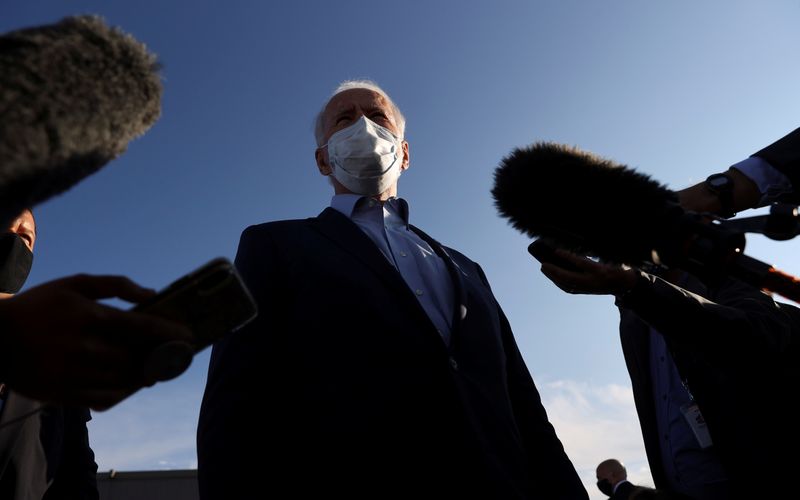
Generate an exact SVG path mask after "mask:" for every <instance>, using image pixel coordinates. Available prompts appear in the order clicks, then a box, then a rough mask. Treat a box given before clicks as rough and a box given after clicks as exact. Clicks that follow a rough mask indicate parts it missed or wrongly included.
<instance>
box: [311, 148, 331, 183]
mask: <svg viewBox="0 0 800 500" xmlns="http://www.w3.org/2000/svg"><path fill="white" fill-rule="evenodd" d="M314 159H315V160H316V161H317V168H318V169H319V173H320V175H324V176H329V175H331V173H332V170H331V166H330V163H329V162H328V151H327V148H317V150H316V151H314Z"/></svg>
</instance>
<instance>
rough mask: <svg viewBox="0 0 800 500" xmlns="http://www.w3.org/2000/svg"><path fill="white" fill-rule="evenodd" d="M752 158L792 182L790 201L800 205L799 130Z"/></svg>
mask: <svg viewBox="0 0 800 500" xmlns="http://www.w3.org/2000/svg"><path fill="white" fill-rule="evenodd" d="M753 156H758V157H759V158H763V159H764V160H766V161H767V162H768V163H769V164H770V165H772V166H773V167H775V168H777V169H778V170H780V171H781V172H783V174H784V175H785V176H786V177H788V178H789V180H790V181H792V187H793V188H794V193H793V194H792V196H791V199H792V201H793V202H794V203H800V128H798V129H795V130H794V131H793V132H790V133H789V134H788V135H786V136H785V137H783V138H781V139H779V140H778V141H776V142H774V143H772V144H770V145H769V146H767V147H765V148H764V149H762V150H761V151H759V152H758V153H755V154H754V155H753Z"/></svg>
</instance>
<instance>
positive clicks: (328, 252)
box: [197, 208, 587, 500]
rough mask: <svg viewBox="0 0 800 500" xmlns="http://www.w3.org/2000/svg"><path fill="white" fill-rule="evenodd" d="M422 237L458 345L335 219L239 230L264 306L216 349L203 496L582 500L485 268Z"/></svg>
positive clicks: (205, 411) (202, 426) (242, 260)
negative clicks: (442, 273) (446, 296)
mask: <svg viewBox="0 0 800 500" xmlns="http://www.w3.org/2000/svg"><path fill="white" fill-rule="evenodd" d="M418 234H420V235H421V236H422V237H423V238H425V239H426V240H427V241H428V242H429V243H430V244H431V246H432V247H433V248H434V249H435V250H436V252H437V253H438V255H439V256H440V257H442V258H443V259H444V261H445V262H446V263H447V265H448V267H449V270H450V274H451V278H452V280H453V283H454V285H455V286H454V288H455V290H456V307H455V310H454V311H453V317H454V319H453V331H452V345H450V346H449V347H448V346H446V345H445V343H444V342H443V341H442V339H441V337H440V336H439V334H438V333H437V332H436V329H435V328H434V326H433V324H432V323H431V321H430V320H429V319H428V317H427V315H426V314H425V312H424V310H423V309H422V307H421V306H420V305H419V303H418V301H417V299H416V297H415V296H414V295H413V293H412V292H411V291H410V289H409V288H408V286H407V285H406V283H405V282H404V281H403V278H402V277H401V276H400V274H399V273H398V272H397V271H396V270H395V269H394V267H392V266H391V265H390V264H389V262H388V261H387V260H386V258H385V257H384V256H383V255H382V254H381V253H380V252H379V251H378V249H377V248H376V246H375V245H374V244H373V243H372V241H371V240H370V239H369V238H368V237H367V236H366V235H365V234H364V233H363V232H362V231H361V230H360V229H359V228H358V227H357V226H356V225H355V224H354V223H352V222H351V221H350V220H349V219H347V218H346V217H345V216H343V215H341V214H340V213H339V212H337V211H335V210H333V209H330V208H329V209H326V210H325V211H324V212H322V214H320V216H319V217H318V218H312V219H308V220H298V221H281V222H273V223H268V224H262V225H259V226H254V227H250V228H248V229H247V230H245V231H244V233H243V234H242V239H241V242H240V245H239V251H238V255H237V257H236V265H237V268H238V269H239V271H240V272H241V274H242V276H243V277H244V280H245V282H246V283H247V285H248V287H249V288H250V290H251V291H252V293H253V295H254V296H255V298H256V301H257V302H258V305H259V309H260V312H259V316H258V319H256V320H255V321H254V322H253V323H251V324H250V325H248V326H247V327H245V328H244V329H242V330H241V331H238V332H236V333H234V334H233V335H230V336H228V337H227V338H225V339H224V340H222V341H220V342H218V343H217V344H216V345H215V346H214V349H213V352H212V355H211V363H210V367H209V375H208V383H207V386H206V392H205V396H204V399H203V405H202V409H201V414H200V422H199V428H198V443H197V446H198V462H199V481H200V494H201V498H202V499H204V500H209V499H233V498H252V497H253V495H254V494H259V495H261V494H263V496H265V497H266V496H269V494H270V493H273V494H275V493H277V492H286V493H283V494H282V496H281V498H339V497H340V496H343V497H344V498H394V497H403V498H420V497H428V496H431V497H436V496H439V497H441V498H504V499H513V498H547V499H577V498H587V494H586V492H585V490H584V488H583V486H582V485H581V483H580V481H579V479H578V477H577V475H576V473H575V470H574V468H573V466H572V464H571V463H570V461H569V459H568V458H567V457H566V455H565V454H564V451H563V448H562V446H561V443H560V442H559V440H558V439H557V437H556V435H555V432H554V430H553V427H552V426H551V425H550V424H549V422H548V421H547V416H546V414H545V410H544V408H543V407H542V404H541V401H540V399H539V394H538V392H537V391H536V388H535V386H534V384H533V381H532V379H531V377H530V375H529V373H528V370H527V369H526V367H525V364H524V362H523V360H522V357H521V356H520V353H519V351H518V350H517V346H516V344H515V342H514V338H513V336H512V334H511V329H510V327H509V325H508V321H507V320H506V318H505V316H504V314H503V312H502V310H501V309H500V307H499V306H498V305H497V303H496V302H495V299H494V297H493V296H492V292H491V290H490V289H489V285H488V283H487V281H486V277H485V276H484V275H483V272H482V271H481V269H480V267H478V265H477V264H475V263H474V262H472V261H471V260H469V259H467V258H466V257H464V256H463V255H461V254H460V253H458V252H456V251H454V250H451V249H448V248H444V247H442V246H441V245H439V244H438V243H436V242H435V241H433V240H431V239H430V238H429V237H427V236H426V235H424V234H422V233H421V232H420V231H418ZM256 408H263V409H262V410H257V409H256Z"/></svg>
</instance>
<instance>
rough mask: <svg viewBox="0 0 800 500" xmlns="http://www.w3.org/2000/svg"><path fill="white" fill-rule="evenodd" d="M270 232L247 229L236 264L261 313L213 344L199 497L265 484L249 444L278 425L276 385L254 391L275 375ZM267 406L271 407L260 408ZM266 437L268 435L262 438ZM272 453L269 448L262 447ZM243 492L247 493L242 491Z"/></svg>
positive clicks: (201, 426) (201, 428)
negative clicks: (274, 404)
mask: <svg viewBox="0 0 800 500" xmlns="http://www.w3.org/2000/svg"><path fill="white" fill-rule="evenodd" d="M270 241H271V240H270V239H269V237H268V235H267V234H266V232H265V231H258V230H255V228H248V229H246V230H245V231H244V233H242V237H241V240H240V243H239V249H238V252H237V255H236V259H235V265H236V268H237V270H238V271H239V273H240V275H241V276H242V279H243V280H244V282H245V284H246V285H247V287H248V289H249V290H250V292H251V293H252V295H253V297H254V298H255V300H256V303H258V305H259V311H258V316H257V317H256V319H254V320H253V321H251V322H250V323H249V324H248V325H246V326H245V327H243V328H242V329H241V330H238V331H236V332H234V333H233V334H231V335H228V336H226V337H224V338H223V339H221V340H219V341H218V342H217V343H215V344H214V347H213V350H212V353H211V360H210V363H209V370H208V380H207V383H206V389H205V393H204V396H203V403H202V406H201V409H200V417H199V421H198V429H197V458H198V483H199V491H200V498H201V499H204V500H207V499H226V498H238V497H239V496H238V493H240V492H246V491H250V492H252V491H259V490H260V489H262V488H263V487H264V484H263V481H264V477H263V474H264V470H263V467H262V466H261V464H263V457H259V456H256V455H254V453H255V452H254V451H253V450H252V447H251V446H248V443H251V442H252V441H253V439H254V435H253V433H258V436H259V438H260V437H261V436H263V434H264V433H265V432H271V431H272V429H274V428H275V424H274V422H273V421H272V415H273V412H272V411H271V408H270V404H271V403H270V400H271V393H270V392H271V391H272V390H273V389H274V386H280V384H271V385H270V386H269V387H261V391H260V392H258V393H254V391H253V386H254V384H255V381H256V380H276V379H277V378H276V376H275V374H274V373H273V370H274V368H273V367H274V365H275V360H274V359H272V358H271V357H270V356H271V353H275V352H281V349H279V348H275V346H272V345H269V342H271V341H272V338H273V336H272V335H270V334H268V333H269V332H274V331H275V325H274V324H273V323H274V321H275V320H274V318H275V317H276V316H278V314H277V312H276V311H279V310H280V307H281V306H280V300H279V297H278V296H277V292H275V291H274V290H275V289H279V288H280V285H279V284H278V283H277V280H278V279H279V277H278V276H277V271H275V270H276V268H278V267H279V264H275V262H274V259H275V255H274V251H273V249H272V245H271V244H270ZM259 407H260V408H264V407H266V408H267V410H266V411H260V409H259ZM261 442H263V439H261ZM258 452H260V453H270V452H272V450H270V449H262V450H258ZM242 497H244V494H242Z"/></svg>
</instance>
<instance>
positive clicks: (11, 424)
mask: <svg viewBox="0 0 800 500" xmlns="http://www.w3.org/2000/svg"><path fill="white" fill-rule="evenodd" d="M35 243H36V222H35V220H34V218H33V214H32V213H31V211H30V210H25V211H23V212H22V214H21V215H20V216H19V217H17V218H16V219H15V220H14V221H13V222H12V223H11V226H10V227H9V228H8V229H7V230H6V232H4V233H3V234H1V235H0V299H7V298H9V297H11V296H12V294H13V292H16V291H18V290H19V288H20V287H21V286H22V285H23V283H24V282H25V278H26V277H27V275H28V272H29V271H30V268H31V263H32V260H33V248H34V245H35ZM48 313H49V311H46V310H42V311H38V312H37V314H39V315H47V314H48ZM22 328H23V330H24V325H23V327H22ZM90 419H91V416H90V414H89V410H88V409H87V408H79V407H72V406H57V405H49V404H45V403H42V402H40V401H35V400H32V399H29V398H26V397H25V396H23V395H21V394H19V393H17V392H16V391H14V388H13V386H12V387H9V386H7V385H6V384H5V383H4V381H2V380H0V498H2V499H3V500H48V499H60V498H63V499H75V500H90V499H96V498H98V492H97V482H96V479H95V478H96V474H97V464H96V463H95V461H94V453H93V452H92V450H91V448H90V447H89V437H88V432H87V429H86V422H87V421H88V420H90Z"/></svg>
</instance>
